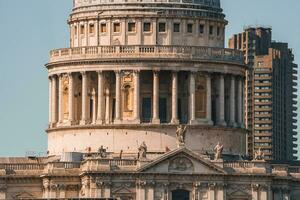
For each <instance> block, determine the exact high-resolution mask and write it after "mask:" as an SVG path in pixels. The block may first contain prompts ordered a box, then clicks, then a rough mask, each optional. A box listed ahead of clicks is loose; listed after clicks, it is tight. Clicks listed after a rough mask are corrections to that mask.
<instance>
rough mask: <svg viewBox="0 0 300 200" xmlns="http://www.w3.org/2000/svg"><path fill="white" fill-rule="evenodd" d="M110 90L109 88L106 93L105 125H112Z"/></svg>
mask: <svg viewBox="0 0 300 200" xmlns="http://www.w3.org/2000/svg"><path fill="white" fill-rule="evenodd" d="M109 96H110V94H109V89H108V88H107V89H106V91H105V123H106V124H109V123H110V115H109V111H110V98H109Z"/></svg>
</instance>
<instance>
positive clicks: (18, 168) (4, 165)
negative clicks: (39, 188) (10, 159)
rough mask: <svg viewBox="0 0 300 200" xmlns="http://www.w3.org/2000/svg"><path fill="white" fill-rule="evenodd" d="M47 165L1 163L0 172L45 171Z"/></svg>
mask: <svg viewBox="0 0 300 200" xmlns="http://www.w3.org/2000/svg"><path fill="white" fill-rule="evenodd" d="M45 166H46V164H42V163H1V164H0V170H1V169H2V170H8V171H21V170H24V171H25V170H43V169H44V167H45Z"/></svg>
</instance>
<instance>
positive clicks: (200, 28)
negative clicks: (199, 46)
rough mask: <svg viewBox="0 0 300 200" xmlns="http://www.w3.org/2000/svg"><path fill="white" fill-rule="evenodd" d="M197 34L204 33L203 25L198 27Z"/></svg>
mask: <svg viewBox="0 0 300 200" xmlns="http://www.w3.org/2000/svg"><path fill="white" fill-rule="evenodd" d="M199 33H201V34H203V33H204V25H203V24H200V25H199Z"/></svg>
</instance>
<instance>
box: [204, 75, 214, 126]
mask: <svg viewBox="0 0 300 200" xmlns="http://www.w3.org/2000/svg"><path fill="white" fill-rule="evenodd" d="M205 77H206V120H207V124H209V125H212V124H213V121H212V114H211V113H212V112H211V75H210V74H206V76H205Z"/></svg>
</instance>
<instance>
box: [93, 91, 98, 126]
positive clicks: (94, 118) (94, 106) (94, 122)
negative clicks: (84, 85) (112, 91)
mask: <svg viewBox="0 0 300 200" xmlns="http://www.w3.org/2000/svg"><path fill="white" fill-rule="evenodd" d="M92 100H93V116H92V124H96V120H97V114H96V113H97V102H96V91H95V89H93V91H92Z"/></svg>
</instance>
